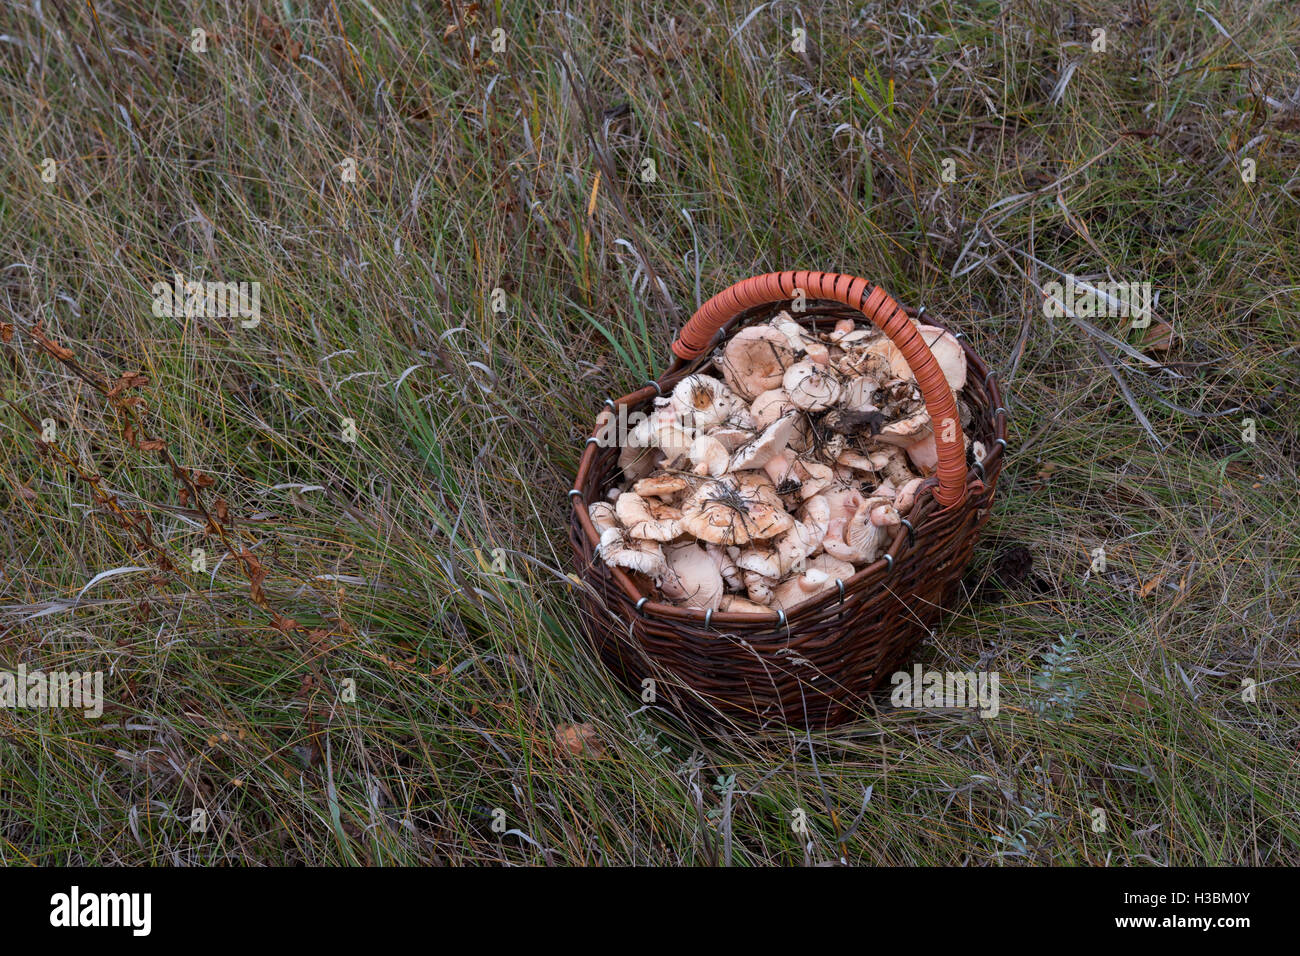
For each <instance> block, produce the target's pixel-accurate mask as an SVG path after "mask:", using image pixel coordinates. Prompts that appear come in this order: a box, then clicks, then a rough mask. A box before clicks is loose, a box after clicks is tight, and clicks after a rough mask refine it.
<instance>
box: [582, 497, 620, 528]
mask: <svg viewBox="0 0 1300 956" xmlns="http://www.w3.org/2000/svg"><path fill="white" fill-rule="evenodd" d="M587 515H588V517H590V518H591V523H592V524H594V525H595V526H596V534H597V535H600V536H602V537H603V536H604V534H605V532H606V531H608V530H609V529H610V528H617V527H619V523H618V515H617V514H616V513H615V512H614V506H613V505H612V504H610V503H609V502H607V501H597V502H594V503H593V504H590V505H588V506H587Z"/></svg>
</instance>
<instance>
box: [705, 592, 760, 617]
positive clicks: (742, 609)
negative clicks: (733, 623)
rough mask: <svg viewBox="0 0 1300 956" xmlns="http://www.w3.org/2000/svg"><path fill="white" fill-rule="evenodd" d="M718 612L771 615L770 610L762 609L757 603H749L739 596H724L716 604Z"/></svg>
mask: <svg viewBox="0 0 1300 956" xmlns="http://www.w3.org/2000/svg"><path fill="white" fill-rule="evenodd" d="M718 610H719V611H729V612H730V613H732V614H771V613H772V609H771V608H769V607H764V606H763V605H762V604H759V603H758V602H757V601H750V600H749V599H747V598H743V597H741V596H740V595H739V594H724V595H722V600H721V601H720V602H719V603H718Z"/></svg>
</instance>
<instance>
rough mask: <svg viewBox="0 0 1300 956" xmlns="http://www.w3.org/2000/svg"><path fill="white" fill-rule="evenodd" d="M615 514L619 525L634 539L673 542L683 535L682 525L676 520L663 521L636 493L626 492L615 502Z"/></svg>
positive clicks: (666, 519) (667, 519) (665, 519)
mask: <svg viewBox="0 0 1300 956" xmlns="http://www.w3.org/2000/svg"><path fill="white" fill-rule="evenodd" d="M614 512H615V514H617V515H618V520H619V523H620V524H622V525H623V527H624V528H626V529H627V533H628V534H629V535H631V536H632V537H634V538H645V539H647V540H649V541H671V540H673V538H676V537H677V536H678V535H680V534H681V533H682V523H681V521H680V520H677V519H674V518H664V519H661V518H660V517H659V516H657V515H656V514H655V513H654V511H653V510H651V507H650V503H649V502H647V501H646V500H645V499H644V498H642V497H641V496H640V495H638V494H637V493H636V492H634V491H625V492H624V493H623V494H621V495H619V496H618V501H616V502H614Z"/></svg>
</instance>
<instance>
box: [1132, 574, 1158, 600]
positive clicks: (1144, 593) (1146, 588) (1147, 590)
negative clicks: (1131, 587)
mask: <svg viewBox="0 0 1300 956" xmlns="http://www.w3.org/2000/svg"><path fill="white" fill-rule="evenodd" d="M1164 579H1165V576H1164V575H1163V574H1157V575H1156V576H1155V577H1154V578H1152V579H1151V580H1150V581H1148V582H1147V583H1146V584H1144V585H1142V587H1140V588H1138V597H1140V598H1144V597H1150V596H1151V592H1153V591H1154V590H1155V589H1156V588H1158V587H1160V584H1161V582H1162V581H1164Z"/></svg>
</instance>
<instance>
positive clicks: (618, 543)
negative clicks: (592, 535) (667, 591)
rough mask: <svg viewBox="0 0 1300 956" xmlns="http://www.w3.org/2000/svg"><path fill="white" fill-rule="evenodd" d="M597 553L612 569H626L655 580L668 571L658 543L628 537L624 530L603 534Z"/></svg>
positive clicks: (611, 530) (614, 529)
mask: <svg viewBox="0 0 1300 956" xmlns="http://www.w3.org/2000/svg"><path fill="white" fill-rule="evenodd" d="M597 553H598V554H599V555H600V559H601V560H602V561H604V562H605V563H606V564H607V565H609V566H610V567H611V568H626V569H627V570H629V571H638V572H640V573H641V574H644V575H646V576H648V577H651V578H655V579H658V578H659V577H660V575H662V574H663V573H664V571H665V570H666V569H667V564H666V563H665V561H664V553H663V549H662V548H660V546H659V543H658V542H656V541H643V540H641V539H639V538H631V537H628V535H627V534H626V533H625V532H624V531H623V529H622V528H610V529H609V530H607V531H606V532H605V533H604V534H602V535H601V536H600V547H599V548H597Z"/></svg>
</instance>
